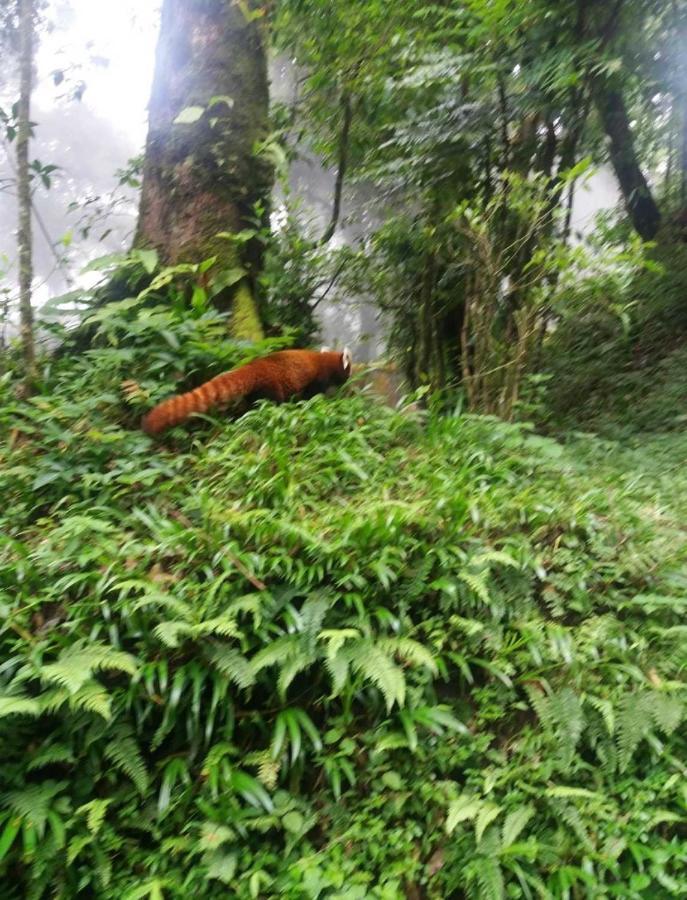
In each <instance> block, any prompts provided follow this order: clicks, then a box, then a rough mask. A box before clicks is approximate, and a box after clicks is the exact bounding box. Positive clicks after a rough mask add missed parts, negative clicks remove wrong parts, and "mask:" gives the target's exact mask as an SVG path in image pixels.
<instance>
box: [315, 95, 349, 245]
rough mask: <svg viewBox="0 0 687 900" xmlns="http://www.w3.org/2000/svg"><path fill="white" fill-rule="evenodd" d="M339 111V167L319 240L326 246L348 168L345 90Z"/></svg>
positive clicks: (339, 207) (347, 108) (336, 219)
mask: <svg viewBox="0 0 687 900" xmlns="http://www.w3.org/2000/svg"><path fill="white" fill-rule="evenodd" d="M341 109H342V112H343V120H342V122H341V135H340V137H339V165H338V168H337V172H336V182H335V183H334V202H333V205H332V217H331V219H330V221H329V225H328V226H327V230H326V231H325V233H324V234H323V235H322V237H321V239H320V244H328V243H329V241H330V240H331V239H332V237H333V236H334V232H335V231H336V228H337V225H338V224H339V217H340V215H341V195H342V193H343V186H344V178H345V177H346V168H347V166H348V144H349V140H348V139H349V134H350V131H351V122H352V121H353V104H352V103H351V95H350V94H349V93H348V91H346V90H344V92H343V94H342V95H341Z"/></svg>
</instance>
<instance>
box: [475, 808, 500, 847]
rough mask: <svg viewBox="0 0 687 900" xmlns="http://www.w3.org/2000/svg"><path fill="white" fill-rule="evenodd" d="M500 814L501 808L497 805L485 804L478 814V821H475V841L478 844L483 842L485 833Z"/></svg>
mask: <svg viewBox="0 0 687 900" xmlns="http://www.w3.org/2000/svg"><path fill="white" fill-rule="evenodd" d="M500 813H501V807H500V806H498V805H497V804H496V803H484V804H483V805H482V808H481V809H480V811H479V813H478V814H477V819H476V820H475V841H476V842H477V843H478V844H479V842H480V841H481V840H482V835H483V834H484V832H485V831H486V830H487V828H488V827H489V826H490V825H491V823H492V822H493V821H494V819H496V818H497V817H498V816H499V814H500Z"/></svg>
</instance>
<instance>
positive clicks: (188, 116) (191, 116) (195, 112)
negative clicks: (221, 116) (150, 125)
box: [173, 106, 205, 125]
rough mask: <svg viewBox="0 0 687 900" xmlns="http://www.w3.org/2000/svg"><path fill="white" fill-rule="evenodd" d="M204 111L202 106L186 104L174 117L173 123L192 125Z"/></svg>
mask: <svg viewBox="0 0 687 900" xmlns="http://www.w3.org/2000/svg"><path fill="white" fill-rule="evenodd" d="M204 112H205V107H204V106H186V107H184V109H182V110H181V112H180V113H179V115H178V116H177V117H176V119H174V122H173V124H174V125H193V123H194V122H197V121H198V120H199V119H200V118H202V115H203V113H204Z"/></svg>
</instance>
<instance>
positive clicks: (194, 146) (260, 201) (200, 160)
mask: <svg viewBox="0 0 687 900" xmlns="http://www.w3.org/2000/svg"><path fill="white" fill-rule="evenodd" d="M259 21H260V20H259V16H258V15H256V14H255V4H254V3H253V2H251V0H246V2H241V3H237V2H230V0H222V2H211V3H210V2H208V0H164V3H163V6H162V18H161V26H160V37H159V41H158V48H157V56H156V65H155V75H154V79H153V88H152V93H151V98H150V108H149V126H148V139H147V143H146V152H145V159H144V166H143V187H142V192H141V206H140V213H139V222H138V229H137V234H136V238H135V241H134V244H135V246H137V247H152V248H154V249H156V250H157V251H158V254H159V257H160V260H161V261H162V262H163V263H164V264H174V263H177V262H188V261H190V262H199V261H200V260H202V259H207V258H208V257H212V256H215V257H217V264H216V267H215V270H214V271H215V272H216V273H217V277H218V278H219V279H222V277H223V273H224V280H225V281H227V282H230V281H231V277H229V278H227V277H226V273H227V272H228V271H230V272H231V271H233V272H234V273H236V271H237V269H238V268H239V267H243V268H244V269H246V270H247V273H248V274H247V277H245V278H244V279H242V281H241V282H239V284H238V289H237V285H236V283H233V284H227V287H226V288H225V289H224V290H222V291H221V292H220V293H219V294H218V296H217V298H216V302H217V305H218V306H219V307H220V308H221V309H233V313H234V315H233V319H232V332H233V333H234V335H235V336H237V337H244V338H249V339H250V338H253V339H256V338H260V337H262V328H261V325H260V321H259V318H258V315H257V308H256V305H255V297H254V294H255V287H256V281H257V276H258V274H259V272H260V269H261V266H262V248H263V244H262V242H261V241H260V240H259V239H251V240H248V241H247V242H245V243H243V242H242V243H241V244H237V243H235V242H233V241H231V240H229V239H227V237H226V236H225V237H218V234H219V233H221V232H224V233H225V235H226V233H227V232H229V233H231V234H236V233H238V232H240V231H242V230H243V229H248V228H254V227H255V216H256V207H257V215H258V217H259V218H261V221H262V223H263V224H266V223H267V222H268V221H269V197H270V190H271V186H272V178H273V171H272V167H271V165H270V164H269V163H268V162H267V160H266V158H265V157H264V155H263V156H256V155H255V152H254V148H255V146H256V145H257V144H259V142H260V141H261V140H264V139H265V137H266V136H267V133H268V85H267V63H266V56H265V48H264V45H263V39H262V34H261V30H260V25H259ZM177 119H179V120H178V121H175V120H177ZM211 275H212V272H211Z"/></svg>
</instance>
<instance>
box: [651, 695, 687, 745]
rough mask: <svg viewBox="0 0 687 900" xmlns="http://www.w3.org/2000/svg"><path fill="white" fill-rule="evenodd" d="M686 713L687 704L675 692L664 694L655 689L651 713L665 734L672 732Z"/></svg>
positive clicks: (657, 725)
mask: <svg viewBox="0 0 687 900" xmlns="http://www.w3.org/2000/svg"><path fill="white" fill-rule="evenodd" d="M684 713H685V705H684V703H683V702H682V700H680V698H679V697H676V696H675V695H674V694H664V693H662V692H660V691H654V694H653V700H652V703H651V714H652V716H653V718H654V722H655V723H656V727H657V728H660V729H661V731H662V732H663V733H664V734H668V735H670V734H672V733H673V732H674V731H675V729H676V728H677V727H678V725H679V724H680V722H681V721H682V717H683V716H684Z"/></svg>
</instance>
